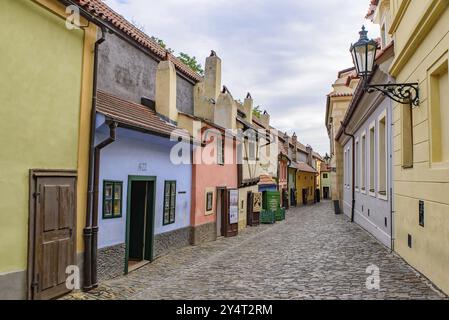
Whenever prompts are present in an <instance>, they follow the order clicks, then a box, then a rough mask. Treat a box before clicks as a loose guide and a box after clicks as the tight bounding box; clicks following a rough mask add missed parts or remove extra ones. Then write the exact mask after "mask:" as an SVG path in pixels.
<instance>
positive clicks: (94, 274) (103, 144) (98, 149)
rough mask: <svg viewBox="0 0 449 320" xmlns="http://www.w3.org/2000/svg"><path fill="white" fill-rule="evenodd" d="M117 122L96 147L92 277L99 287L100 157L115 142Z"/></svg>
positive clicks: (94, 283)
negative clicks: (103, 150)
mask: <svg viewBox="0 0 449 320" xmlns="http://www.w3.org/2000/svg"><path fill="white" fill-rule="evenodd" d="M117 126H118V125H117V122H112V123H110V124H109V137H108V138H106V140H104V141H103V142H100V143H99V144H98V145H97V146H96V147H95V156H94V158H95V160H94V187H93V189H94V193H93V208H92V253H91V254H92V260H91V279H92V283H91V285H92V287H93V288H96V287H98V276H97V249H98V198H99V184H100V159H101V149H103V148H105V147H107V146H108V145H110V144H111V143H113V142H114V141H115V139H116V129H117Z"/></svg>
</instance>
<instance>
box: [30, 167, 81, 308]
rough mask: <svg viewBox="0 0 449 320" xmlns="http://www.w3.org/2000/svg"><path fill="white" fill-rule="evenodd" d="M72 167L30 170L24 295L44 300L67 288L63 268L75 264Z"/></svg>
mask: <svg viewBox="0 0 449 320" xmlns="http://www.w3.org/2000/svg"><path fill="white" fill-rule="evenodd" d="M75 254H76V171H48V170H32V171H31V172H30V223H29V244H28V298H29V299H33V300H46V299H52V298H56V297H59V296H61V295H63V294H65V293H68V292H70V291H71V290H70V289H69V288H67V286H66V279H67V276H68V275H67V274H66V269H67V267H68V266H71V265H76V256H75Z"/></svg>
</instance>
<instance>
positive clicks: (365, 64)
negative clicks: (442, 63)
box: [351, 26, 419, 107]
mask: <svg viewBox="0 0 449 320" xmlns="http://www.w3.org/2000/svg"><path fill="white" fill-rule="evenodd" d="M359 34H360V39H359V41H357V42H356V43H354V44H353V45H351V54H352V59H353V60H354V64H355V68H356V71H357V75H358V76H359V77H361V78H362V79H363V80H364V82H365V91H366V92H368V93H372V92H375V91H380V92H382V93H383V94H384V95H386V96H388V97H389V98H390V99H392V100H394V101H396V102H398V103H401V104H410V105H411V106H415V107H418V106H419V84H418V83H389V84H368V79H369V77H370V76H371V75H372V74H373V72H374V67H375V64H376V53H377V46H378V44H377V42H376V41H374V40H370V39H368V31H366V29H365V26H363V27H362V31H360V32H359Z"/></svg>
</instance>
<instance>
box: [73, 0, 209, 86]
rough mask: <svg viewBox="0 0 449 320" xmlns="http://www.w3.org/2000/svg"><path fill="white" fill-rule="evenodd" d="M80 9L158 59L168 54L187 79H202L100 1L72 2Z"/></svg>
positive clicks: (82, 0)
mask: <svg viewBox="0 0 449 320" xmlns="http://www.w3.org/2000/svg"><path fill="white" fill-rule="evenodd" d="M74 1H75V2H77V3H78V4H79V5H80V6H81V7H83V8H84V9H86V10H87V11H89V12H90V13H91V14H92V15H94V16H95V17H97V18H100V19H102V20H103V21H106V22H109V23H111V24H112V25H113V26H114V27H116V28H118V29H119V30H121V31H122V32H124V33H125V34H126V35H128V36H129V37H130V38H132V39H133V40H134V41H136V42H137V43H139V44H140V45H141V46H144V47H146V48H147V49H149V50H150V51H151V52H152V53H153V54H155V55H156V56H158V57H159V58H160V59H165V56H166V55H167V54H168V56H169V59H170V61H172V62H173V64H174V65H175V66H176V68H177V69H178V70H179V71H180V72H181V73H182V74H184V75H185V76H187V77H188V78H190V79H192V80H194V81H196V82H199V81H201V80H202V77H201V76H200V75H199V74H197V73H196V72H195V71H193V70H192V69H191V68H190V67H188V66H186V65H185V64H184V63H182V62H181V61H180V60H179V59H177V58H176V57H175V56H173V55H172V54H171V53H169V52H168V51H167V50H165V49H164V48H162V47H161V46H159V45H158V44H157V43H156V42H154V41H153V40H152V39H151V37H150V36H148V35H147V34H145V33H144V32H142V31H141V30H139V29H138V28H137V27H135V26H134V25H133V24H132V23H130V22H129V21H128V20H126V19H125V18H124V17H123V16H121V15H120V14H118V13H117V12H115V11H114V10H112V9H111V8H110V7H109V6H108V5H106V4H105V3H104V2H103V1H101V0H74Z"/></svg>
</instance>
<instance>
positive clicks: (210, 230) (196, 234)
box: [190, 222, 217, 246]
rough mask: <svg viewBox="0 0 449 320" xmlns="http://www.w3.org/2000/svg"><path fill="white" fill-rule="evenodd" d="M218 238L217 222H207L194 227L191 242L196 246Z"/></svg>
mask: <svg viewBox="0 0 449 320" xmlns="http://www.w3.org/2000/svg"><path fill="white" fill-rule="evenodd" d="M215 240H217V224H216V222H211V223H206V224H203V225H201V226H196V227H194V228H192V237H191V241H190V242H191V244H192V245H194V246H196V245H199V244H202V243H206V242H211V241H215Z"/></svg>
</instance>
